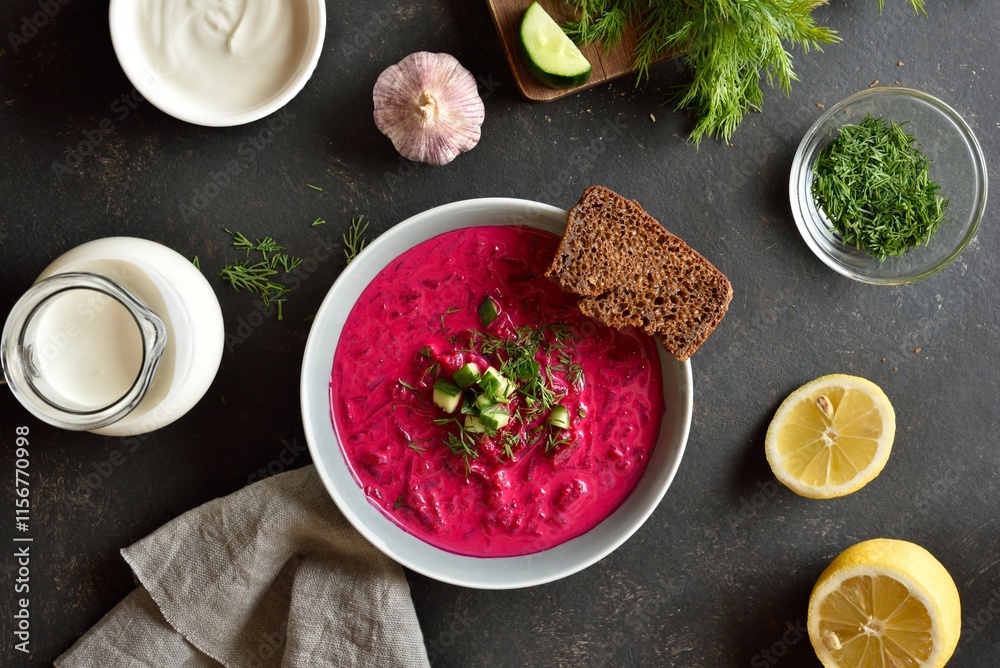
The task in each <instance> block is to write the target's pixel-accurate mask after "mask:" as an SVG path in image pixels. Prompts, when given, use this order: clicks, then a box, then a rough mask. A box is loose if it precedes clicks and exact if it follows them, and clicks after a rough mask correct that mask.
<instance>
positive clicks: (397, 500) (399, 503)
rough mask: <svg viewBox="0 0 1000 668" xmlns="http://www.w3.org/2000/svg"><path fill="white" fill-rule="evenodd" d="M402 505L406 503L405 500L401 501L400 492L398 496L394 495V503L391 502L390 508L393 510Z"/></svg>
mask: <svg viewBox="0 0 1000 668" xmlns="http://www.w3.org/2000/svg"><path fill="white" fill-rule="evenodd" d="M404 505H406V502H405V501H403V495H402V494H400V495H399V496H397V497H396V503H394V504H392V509H393V510H399V509H400V508H402V507H403V506H404Z"/></svg>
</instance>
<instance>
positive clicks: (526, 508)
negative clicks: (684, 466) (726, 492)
mask: <svg viewBox="0 0 1000 668" xmlns="http://www.w3.org/2000/svg"><path fill="white" fill-rule="evenodd" d="M558 243H559V239H558V238H557V237H556V236H554V235H552V234H549V233H546V232H542V231H540V230H536V229H533V228H528V227H519V226H487V227H470V228H465V229H461V230H457V231H453V232H448V233H445V234H442V235H440V236H437V237H434V238H433V239H430V240H428V241H425V242H423V243H421V244H419V245H417V246H416V247H414V248H412V249H410V250H409V251H407V252H405V253H403V254H402V255H401V256H399V257H398V258H396V259H395V260H394V261H393V262H391V263H390V264H389V265H388V266H387V267H386V268H385V269H384V270H382V272H381V273H379V275H378V276H377V277H376V278H375V279H374V280H373V281H372V282H371V284H370V285H369V286H368V287H367V288H366V289H365V291H364V293H363V294H362V295H361V297H360V298H359V299H358V301H357V304H355V306H354V308H353V309H352V310H351V313H350V315H349V316H348V318H347V321H346V323H345V325H344V329H343V333H342V334H341V338H340V342H339V343H338V345H337V351H336V353H335V356H334V361H333V372H332V377H331V382H330V401H331V409H332V414H333V421H334V427H335V429H336V433H337V436H338V440H339V441H340V443H341V447H342V448H343V451H344V453H345V456H346V459H347V460H348V462H349V464H350V467H351V469H352V472H353V474H354V476H355V478H356V479H357V481H358V484H359V485H360V486H361V488H362V489H363V490H364V493H365V495H366V496H367V498H368V499H369V501H370V502H371V503H373V504H374V505H376V506H377V507H378V508H379V509H380V510H381V511H382V512H383V513H385V514H386V515H387V516H388V517H389V518H391V519H392V520H393V521H394V522H396V523H397V524H398V525H399V526H401V527H402V528H404V529H405V530H406V531H408V532H410V533H412V534H413V535H415V536H417V537H419V538H421V539H422V540H424V541H426V542H428V543H430V544H432V545H435V546H437V547H439V548H441V549H444V550H448V551H450V552H454V553H458V554H463V555H471V556H480V557H503V556H516V555H524V554H531V553H533V552H539V551H541V550H545V549H547V548H550V547H553V546H555V545H558V544H560V543H562V542H564V541H567V540H569V539H571V538H574V537H576V536H579V535H581V534H583V533H585V532H586V531H589V530H590V529H592V528H593V527H594V526H595V525H597V524H598V523H599V522H600V521H601V520H603V519H604V518H605V517H607V516H608V515H609V514H611V513H612V512H613V511H614V510H615V509H616V508H617V507H618V506H619V505H620V504H621V503H622V501H623V500H624V499H625V497H626V496H628V494H629V492H630V491H631V490H632V488H633V487H634V486H635V484H636V481H637V480H638V479H639V477H640V476H641V475H642V472H643V470H644V469H645V467H646V465H647V463H648V461H649V457H650V454H651V451H652V449H653V446H654V444H655V442H656V440H657V437H658V434H659V425H660V420H661V418H662V415H663V411H664V405H663V391H662V375H661V371H660V363H659V357H658V354H657V350H656V345H655V342H654V341H653V340H652V339H651V338H650V337H648V336H647V335H646V334H644V333H643V332H640V331H636V330H622V331H617V330H613V329H610V328H608V327H605V326H604V325H602V324H600V323H597V322H595V321H593V320H590V319H589V318H586V317H585V316H583V315H582V314H581V313H580V311H579V310H578V309H577V307H576V302H577V299H576V297H574V296H572V295H569V294H567V293H565V292H563V291H562V290H561V289H560V288H559V287H558V286H557V285H556V284H555V283H553V282H551V281H549V280H548V279H546V278H545V277H544V275H543V274H544V272H545V270H546V268H547V267H548V266H549V264H550V263H551V261H552V258H553V257H554V255H555V252H556V247H557V246H558ZM486 297H489V298H491V299H492V300H493V301H492V303H493V304H494V305H495V306H496V307H497V308H496V310H497V311H498V312H499V313H498V315H497V316H496V319H495V320H494V321H492V322H491V323H490V324H489V325H488V326H485V325H484V324H483V319H482V318H481V316H480V313H479V307H480V305H481V304H482V303H483V302H484V299H485V298H486ZM487 318H488V316H487ZM532 362H534V364H532ZM467 363H473V364H475V365H476V367H477V368H478V369H479V370H480V371H485V370H486V369H487V368H488V367H493V368H494V369H495V370H499V372H501V375H502V376H503V377H504V378H508V379H509V383H508V385H507V386H506V387H507V391H508V392H510V395H509V397H506V398H505V399H504V403H498V404H497V406H498V407H499V410H501V411H504V412H506V413H508V414H509V416H510V417H509V421H508V422H507V424H505V425H503V426H502V427H495V425H493V424H492V423H490V426H491V427H495V428H492V429H491V428H487V429H486V430H485V432H484V433H480V431H481V429H480V430H477V429H476V428H475V426H474V425H471V423H470V422H469V420H470V418H469V417H468V415H467V414H466V413H468V412H472V413H475V412H476V408H475V407H476V406H477V405H478V404H477V399H478V400H481V395H482V394H483V393H486V392H485V391H483V390H482V389H481V386H480V385H478V384H474V385H473V386H471V387H470V388H468V389H466V390H465V391H464V392H462V395H461V397H462V399H461V408H459V409H456V410H455V412H454V413H448V412H446V411H445V409H444V408H442V407H441V406H440V405H439V404H437V403H435V401H434V385H435V383H436V382H438V381H443V382H446V383H448V382H450V383H454V384H455V385H457V384H458V383H456V382H455V377H454V376H453V374H455V372H456V370H458V369H460V368H461V367H462V366H463V365H465V364H467ZM481 382H483V381H481ZM512 388H514V389H512ZM498 396H502V395H498ZM491 398H493V395H489V396H488V397H487V399H491ZM556 406H562V407H563V408H564V409H565V413H564V415H565V416H568V422H569V424H568V427H567V428H563V427H566V424H565V423H563V422H560V421H558V420H556V421H555V422H556V424H552V423H550V417H552V416H554V413H553V410H555V407H556ZM463 411H465V413H463ZM485 421H486V420H485V418H484V420H483V422H485ZM481 424H482V422H480V425H481Z"/></svg>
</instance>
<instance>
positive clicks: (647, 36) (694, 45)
mask: <svg viewBox="0 0 1000 668" xmlns="http://www.w3.org/2000/svg"><path fill="white" fill-rule="evenodd" d="M566 1H567V2H569V3H570V4H571V5H574V6H575V7H576V8H577V10H578V16H579V19H578V20H577V21H575V22H571V23H569V24H567V25H566V26H564V29H565V30H566V32H567V34H569V35H570V37H571V38H572V39H573V40H574V41H578V42H583V43H586V44H589V43H592V42H598V41H599V42H602V43H603V45H604V46H605V47H606V48H611V47H613V46H614V45H615V44H617V43H618V42H619V41H621V39H622V37H624V35H625V33H626V31H627V30H628V29H629V28H630V27H634V28H635V30H636V33H637V43H636V47H635V52H634V57H635V60H634V63H633V66H634V68H635V70H636V71H637V72H638V73H639V76H640V77H644V76H647V75H648V73H649V67H650V65H652V64H653V62H655V60H656V59H657V58H658V57H659V56H661V55H662V54H664V53H666V52H668V51H669V52H681V53H683V59H684V63H685V65H687V68H688V69H689V70H690V71H691V73H692V75H693V78H692V80H691V82H690V83H689V84H687V86H686V87H684V88H682V89H681V90H680V91H679V92H678V94H677V95H676V96H675V97H674V99H673V102H674V104H675V105H676V106H677V108H678V109H686V110H689V111H691V112H693V114H694V115H695V117H696V119H697V120H696V123H695V126H694V129H693V130H692V131H691V135H690V137H689V138H690V141H691V142H692V143H693V144H695V145H698V144H699V143H700V142H701V140H702V139H703V138H704V137H705V136H714V137H716V138H721V139H724V140H725V141H726V142H728V141H729V140H730V139H731V138H732V136H733V133H734V132H735V131H736V128H737V127H739V124H740V121H742V119H743V115H744V114H746V113H747V112H748V111H753V110H759V109H760V108H761V105H762V103H763V100H764V94H763V91H762V90H761V78H762V76H761V75H762V74H763V77H764V78H766V79H767V82H768V84H770V85H772V86H773V85H775V84H777V86H778V87H779V88H781V90H782V91H783V92H784V93H785V94H786V95H787V94H788V93H789V92H790V91H791V86H792V82H793V81H795V80H796V76H795V73H794V72H793V70H792V56H791V54H790V53H789V51H788V50H786V48H785V43H786V42H787V43H790V44H791V45H793V46H794V45H798V46H800V47H802V49H803V50H804V51H808V50H810V49H817V50H818V49H820V47H821V45H822V44H830V43H833V42H838V41H840V38H839V37H838V36H837V34H836V33H835V32H834V31H833V30H831V29H829V28H825V27H822V26H818V25H816V22H815V20H814V19H813V17H812V11H813V10H814V9H815V8H816V7H818V6H819V5H821V4H824V3H825V2H826V0H566ZM883 2H884V0H879V8H880V10H881V6H882V4H883ZM910 2H911V4H912V5H913V8H914V10H915V11H917V12H920V13H924V10H923V0H910Z"/></svg>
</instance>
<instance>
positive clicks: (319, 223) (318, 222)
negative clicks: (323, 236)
mask: <svg viewBox="0 0 1000 668" xmlns="http://www.w3.org/2000/svg"><path fill="white" fill-rule="evenodd" d="M317 225H326V221H325V220H323V218H322V217H320V218H317V219H316V220H314V221H313V222H312V227H316V226H317Z"/></svg>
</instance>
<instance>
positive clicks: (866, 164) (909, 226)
mask: <svg viewBox="0 0 1000 668" xmlns="http://www.w3.org/2000/svg"><path fill="white" fill-rule="evenodd" d="M903 125H904V124H900V123H894V122H892V121H890V122H889V123H886V122H885V121H883V120H882V119H880V118H875V117H874V116H872V115H871V114H868V115H867V116H865V118H864V119H863V120H862V121H861V122H860V123H859V124H857V125H853V124H848V125H844V126H843V127H841V128H840V134H839V135H838V136H837V138H836V139H834V141H833V142H831V143H830V145H829V146H827V147H826V148H824V149H823V151H821V152H820V154H819V157H818V159H817V161H816V166H815V167H814V168H813V172H814V175H815V178H814V180H813V183H812V195H813V199H814V200H815V202H816V205H817V206H818V207H819V208H821V209H822V210H823V212H824V213H825V214H826V215H827V218H829V219H830V222H831V224H832V226H833V229H832V230H831V231H833V232H836V233H839V234H840V236H841V239H842V240H843V242H844V243H845V244H851V245H853V246H856V247H858V248H859V249H861V250H863V251H865V252H866V253H868V254H869V255H871V256H872V257H876V258H878V259H880V260H884V259H885V258H886V257H894V256H898V255H902V254H903V253H905V252H906V251H908V250H910V249H911V248H913V247H914V246H917V245H921V244H926V243H927V241H928V239H929V238H930V236H931V235H932V234H933V233H934V232H935V231H936V230H937V229H938V227H939V226H940V225H941V221H942V220H943V219H944V214H945V210H946V209H947V208H948V200H947V199H945V198H943V197H942V196H941V195H939V194H938V193H939V191H940V190H941V186H939V185H938V184H937V183H935V182H934V181H932V180H931V179H930V176H929V172H928V162H927V158H926V157H925V156H924V155H923V154H922V153H921V152H920V150H919V149H918V148H917V147H916V146H914V145H913V144H914V141H915V138H914V136H913V135H910V134H907V133H906V132H905V130H904V128H903Z"/></svg>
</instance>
